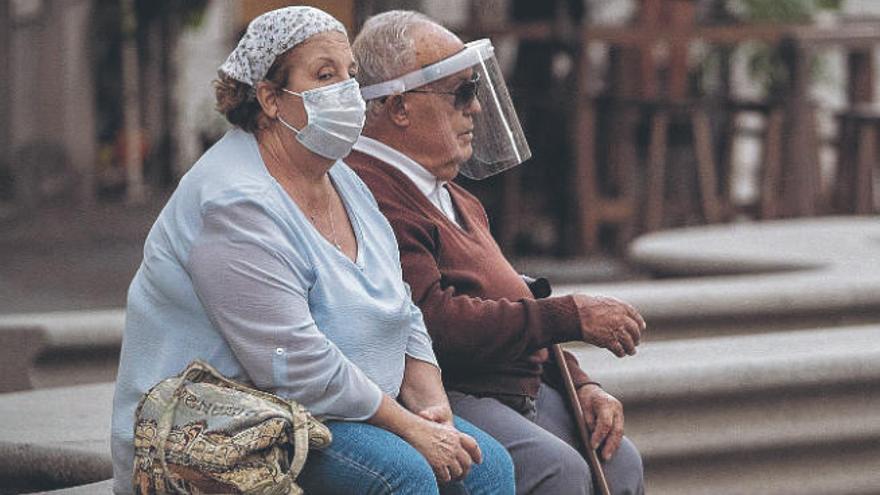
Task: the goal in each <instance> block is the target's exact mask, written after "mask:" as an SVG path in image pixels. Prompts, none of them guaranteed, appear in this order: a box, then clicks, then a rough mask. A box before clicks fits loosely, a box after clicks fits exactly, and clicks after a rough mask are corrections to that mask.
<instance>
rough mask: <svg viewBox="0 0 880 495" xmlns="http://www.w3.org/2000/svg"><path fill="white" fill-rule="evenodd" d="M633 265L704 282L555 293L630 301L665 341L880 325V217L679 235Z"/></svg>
mask: <svg viewBox="0 0 880 495" xmlns="http://www.w3.org/2000/svg"><path fill="white" fill-rule="evenodd" d="M630 258H631V260H632V261H633V262H635V263H637V264H638V265H639V266H641V267H642V268H644V269H647V270H651V271H654V272H656V273H660V274H664V275H676V276H695V275H702V277H699V278H678V279H661V280H651V281H640V282H632V283H616V284H584V285H564V286H558V287H557V288H556V289H557V290H556V293H558V294H568V293H574V292H582V293H587V294H606V295H611V296H615V297H618V298H621V299H623V300H625V301H628V302H630V303H632V304H634V305H635V306H636V307H638V308H639V310H640V311H641V312H642V314H643V315H644V316H645V317H646V320H648V324H649V326H650V327H653V328H655V329H658V330H661V331H662V333H663V335H657V337H658V338H674V337H688V336H695V335H697V334H696V333H695V332H694V331H691V330H696V327H699V326H702V327H703V330H706V329H707V328H708V327H710V326H711V327H712V330H713V331H714V332H719V333H750V332H752V331H754V329H757V330H760V331H763V330H767V329H770V330H778V329H780V328H795V327H801V328H804V327H810V326H818V325H846V324H856V323H862V322H868V321H878V320H880V217H865V218H860V217H845V218H835V217H832V218H819V219H805V220H786V221H774V222H763V223H749V224H734V225H721V226H709V227H699V228H690V229H679V230H671V231H665V232H659V233H656V234H649V235H647V236H644V237H641V238H639V239H637V240H636V241H635V242H634V243H633V246H632V248H631V250H630ZM755 272H762V273H760V274H755ZM719 274H725V276H711V275H719ZM732 274H735V275H732ZM746 274H748V275H746ZM710 334H711V333H710Z"/></svg>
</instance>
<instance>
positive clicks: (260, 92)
mask: <svg viewBox="0 0 880 495" xmlns="http://www.w3.org/2000/svg"><path fill="white" fill-rule="evenodd" d="M254 89H255V90H256V92H257V101H258V102H260V108H262V109H263V113H264V114H266V116H267V117H269V118H270V119H272V120H275V118H276V117H277V116H278V91H277V90H276V88H275V85H274V84H272V83H270V82H267V81H260V82H258V83H257V85H256V87H255V88H254Z"/></svg>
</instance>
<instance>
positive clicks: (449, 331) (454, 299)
mask: <svg viewBox="0 0 880 495" xmlns="http://www.w3.org/2000/svg"><path fill="white" fill-rule="evenodd" d="M383 206H386V208H385V209H384V210H383V211H384V213H385V214H386V216H388V218H389V220H390V221H391V225H392V226H393V227H394V230H395V233H396V234H397V242H398V244H399V247H400V261H401V265H402V267H403V276H404V279H405V280H406V281H407V282H408V283H409V284H410V286H411V288H412V293H413V299H414V301H415V302H416V304H418V306H419V308H420V309H421V310H422V314H423V315H424V318H425V323H426V325H427V327H428V331H429V332H430V334H431V337H432V338H433V340H434V349H435V351H436V352H437V354H438V357H439V358H440V359H441V361H446V362H447V363H456V362H465V363H467V362H470V363H472V362H473V359H474V356H479V357H480V359H481V360H483V361H484V362H510V361H512V360H516V359H520V358H522V357H525V356H528V355H531V354H532V353H534V352H535V351H536V350H538V349H541V348H543V347H547V346H548V345H550V344H553V343H557V342H567V341H571V340H577V339H578V338H580V328H579V325H578V323H577V322H578V318H577V308H576V307H575V303H574V300H573V298H571V296H563V297H552V298H547V299H541V300H534V299H530V298H526V299H521V300H517V301H511V300H508V299H499V300H489V299H481V298H478V297H471V296H468V295H465V294H462V293H460V292H457V291H456V288H455V287H452V286H447V287H444V285H443V280H442V275H441V272H440V268H439V267H438V264H437V257H436V253H437V249H438V246H437V240H436V230H435V229H436V228H435V227H434V226H433V225H431V224H430V223H429V222H427V221H421V220H419V219H418V218H416V217H415V216H414V215H413V214H412V213H410V212H408V211H406V209H405V208H404V207H393V206H391V207H388V205H386V204H383Z"/></svg>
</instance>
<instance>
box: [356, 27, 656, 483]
mask: <svg viewBox="0 0 880 495" xmlns="http://www.w3.org/2000/svg"><path fill="white" fill-rule="evenodd" d="M353 50H354V53H355V58H356V59H357V61H358V63H359V65H360V71H359V73H358V75H357V79H358V80H359V82H360V84H361V87H362V88H363V90H362V91H363V94H364V97H365V99H366V100H368V110H367V121H366V127H365V128H364V133H363V136H362V137H361V139H360V140H359V142H358V143H357V145H356V146H355V151H354V152H353V153H352V154H351V155H349V157H348V158H346V159H345V161H346V163H347V164H348V165H350V166H351V167H352V168H353V169H354V170H355V171H356V172H357V173H358V174H359V175H360V177H361V178H362V179H363V180H364V182H365V183H366V184H367V185H368V186H369V187H370V189H371V190H372V192H373V194H374V196H375V197H376V200H377V201H378V203H379V207H380V208H381V210H382V211H383V213H384V214H385V215H386V216H387V217H388V219H389V221H390V222H391V225H392V227H393V228H394V231H395V234H396V235H397V240H398V243H399V247H400V258H401V264H402V266H403V275H404V279H405V280H406V281H407V283H408V284H409V285H410V287H411V290H412V297H413V300H414V301H415V302H416V304H417V305H418V306H419V307H420V308H421V310H422V312H423V314H424V317H425V322H426V324H427V327H428V331H429V333H430V334H431V336H432V338H433V341H434V347H435V351H436V354H437V357H438V359H439V360H440V362H441V366H442V369H443V378H444V383H445V385H446V387H447V391H448V395H449V399H450V402H451V405H452V408H453V410H454V412H455V413H456V414H458V415H460V416H462V417H464V418H466V419H468V420H469V421H471V422H473V423H474V424H476V425H477V426H479V427H480V428H482V429H484V430H485V431H487V432H489V433H490V434H491V435H493V436H494V437H495V438H497V439H498V440H499V441H500V442H501V443H502V444H503V445H504V446H505V447H506V448H507V449H508V451H509V452H510V454H511V456H512V457H513V460H514V464H515V468H516V482H517V492H518V493H547V494H574V493H590V491H591V473H590V469H589V467H588V465H587V464H586V462H585V461H584V460H583V458H582V457H581V455H580V454H579V453H578V451H577V450H576V448H577V444H578V437H577V430H576V425H575V424H574V420H573V418H572V416H571V415H570V414H569V412H568V410H567V409H566V400H565V399H564V398H563V395H562V394H564V392H562V393H561V392H560V390H562V388H561V387H560V386H559V384H560V379H559V372H558V368H557V367H556V363H555V362H554V361H553V360H552V358H551V357H550V356H549V353H548V351H547V348H548V346H550V345H552V344H555V343H560V342H566V341H571V340H583V341H584V342H587V343H590V344H593V345H597V346H601V347H604V348H607V349H608V350H610V351H612V352H614V353H615V354H616V355H618V356H621V357H622V356H625V355H629V354H634V353H635V347H636V346H637V345H638V343H639V338H640V334H641V331H642V330H643V329H644V325H645V324H644V320H642V318H641V316H639V314H638V313H637V312H636V311H635V310H634V309H633V308H632V307H630V306H629V305H627V304H625V303H623V302H620V301H617V300H615V299H612V298H606V297H590V296H587V295H582V294H578V295H570V296H563V297H549V298H544V299H535V298H534V297H533V295H532V293H531V292H530V289H529V287H528V286H527V285H526V283H524V281H523V279H522V278H521V277H520V276H519V275H518V274H517V272H516V271H515V270H514V269H513V267H512V266H511V265H510V263H509V262H508V261H507V259H506V258H505V257H504V255H503V254H502V253H501V251H500V249H499V247H498V245H497V244H496V243H495V241H494V240H493V239H492V237H491V235H490V233H489V227H488V222H487V219H486V213H485V211H484V209H483V206H482V205H481V204H480V202H479V201H478V200H477V199H476V198H475V197H473V196H472V195H470V194H468V193H467V192H466V191H465V190H464V189H463V188H461V187H460V186H458V185H457V184H455V183H453V182H450V181H451V180H452V179H453V178H454V177H455V176H456V175H457V174H458V173H459V171H461V172H462V173H466V174H467V175H468V176H470V177H474V178H481V177H485V176H487V175H491V174H492V173H497V172H499V171H501V170H503V169H505V168H508V167H510V166H512V165H515V164H517V163H519V162H521V161H523V160H524V159H526V158H528V156H529V151H528V146H527V144H525V140H524V138H523V137H522V135H521V134H522V131H521V129H520V128H519V123H518V121H516V114H515V112H513V110H512V105H510V102H509V96H508V95H507V91H506V87H504V83H503V78H502V77H501V75H500V70H498V68H497V62H496V61H495V59H494V55H493V49H492V46H491V43H490V42H488V40H483V41H480V42H475V43H470V44H468V45H467V46H466V45H464V44H463V43H462V42H461V40H459V38H458V37H457V36H455V35H454V34H452V33H451V32H450V31H448V30H447V29H445V28H443V27H442V26H440V25H438V24H436V23H434V22H433V21H431V20H430V19H428V18H427V17H425V16H423V15H421V14H418V13H415V12H407V11H392V12H387V13H384V14H380V15H378V16H375V17H372V18H370V19H369V20H368V21H367V22H366V24H365V25H364V27H363V30H362V31H361V33H360V34H359V35H358V37H357V38H356V39H355V41H354V43H353ZM472 158H475V159H476V160H473V159H472ZM565 358H566V360H567V363H568V365H569V368H570V369H571V371H572V375H573V378H574V382H575V385H576V387H577V393H578V397H579V400H580V403H581V405H582V407H583V409H584V412H585V416H586V418H587V421H588V423H589V425H590V426H591V427H592V429H593V432H594V433H593V436H592V438H591V443H592V447H593V448H600V449H601V450H600V454H601V456H602V459H603V460H604V466H605V471H606V476H607V478H608V480H609V484H610V485H611V486H612V490H613V491H614V492H615V493H641V492H643V488H642V464H641V458H640V457H639V454H638V451H637V450H636V449H635V447H634V446H633V444H632V443H631V442H630V441H629V440H628V439H626V438H625V437H623V409H622V406H621V404H620V402H619V401H618V400H617V399H615V398H614V397H612V396H611V395H609V394H608V393H606V392H605V391H604V390H603V389H602V388H601V386H600V385H599V384H598V383H597V382H594V381H592V380H590V378H589V377H588V376H587V374H586V373H585V372H583V371H582V370H581V369H580V368H579V367H578V365H577V361H576V360H575V358H574V356H572V355H571V354H566V357H565ZM430 419H434V420H438V421H440V420H443V419H444V418H430Z"/></svg>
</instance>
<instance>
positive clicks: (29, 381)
mask: <svg viewBox="0 0 880 495" xmlns="http://www.w3.org/2000/svg"><path fill="white" fill-rule="evenodd" d="M124 325H125V312H124V311H123V310H121V309H119V310H104V311H74V312H52V313H33V314H12V315H2V316H0V393H2V392H10V391H14V390H29V389H33V388H44V387H57V386H69V385H73V384H78V383H95V382H102V381H111V380H114V379H115V377H116V368H117V366H118V356H119V348H120V346H121V344H122V330H123V327H124Z"/></svg>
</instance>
